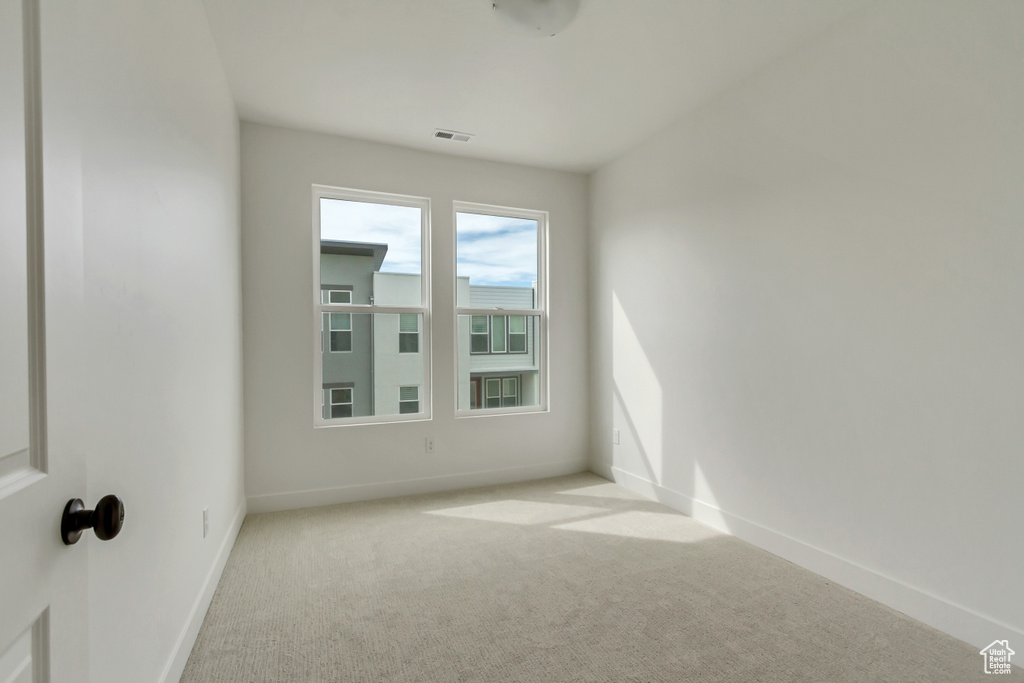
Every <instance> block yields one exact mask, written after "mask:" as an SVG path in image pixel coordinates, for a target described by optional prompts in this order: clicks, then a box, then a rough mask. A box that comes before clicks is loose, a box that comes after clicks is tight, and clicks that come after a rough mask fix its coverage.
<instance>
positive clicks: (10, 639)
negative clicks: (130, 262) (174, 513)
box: [0, 0, 117, 683]
mask: <svg viewBox="0 0 1024 683" xmlns="http://www.w3.org/2000/svg"><path fill="white" fill-rule="evenodd" d="M73 5H74V3H71V2H65V1H64V0H0V683H40V682H42V681H55V682H56V681H60V682H64V681H68V682H77V681H86V680H88V647H87V646H88V588H89V582H88V553H89V552H96V548H95V546H97V545H99V541H98V540H97V539H96V538H95V536H93V534H92V533H91V532H86V533H85V534H84V535H83V536H82V539H81V540H80V541H79V542H78V543H77V544H76V545H71V546H67V545H64V543H63V542H62V541H61V538H60V533H59V531H60V519H61V513H62V512H63V510H64V506H65V504H66V503H67V501H68V500H69V499H71V498H80V497H83V496H84V495H85V490H86V489H85V484H86V481H85V473H86V472H85V466H86V458H85V455H84V454H82V453H80V452H79V451H78V447H77V445H76V443H75V442H76V434H77V433H78V430H77V429H76V426H75V425H76V423H75V419H76V418H75V412H76V411H75V405H76V404H80V403H81V402H82V401H86V400H88V397H87V395H84V391H83V387H82V386H81V383H80V382H79V381H77V378H76V376H75V374H76V372H77V370H76V368H77V367H78V366H79V363H78V362H76V358H75V321H76V317H77V316H80V315H81V310H82V309H81V300H82V284H81V261H82V258H81V257H82V247H81V165H80V155H79V153H78V151H77V146H76V144H75V135H74V131H75V109H74V102H75V98H74V92H73V88H74V76H73V68H72V67H73V66H74V64H75V40H74V16H73V15H74V12H73ZM42 265H44V266H45V268H43V267H41V266H42ZM85 503H86V506H87V507H92V505H93V504H94V503H95V501H89V500H86V501H85ZM113 542H117V541H116V539H115V540H114V541H113Z"/></svg>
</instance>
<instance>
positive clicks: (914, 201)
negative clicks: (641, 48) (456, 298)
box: [591, 0, 1024, 646]
mask: <svg viewBox="0 0 1024 683" xmlns="http://www.w3.org/2000/svg"><path fill="white" fill-rule="evenodd" d="M1022 32H1024V4H1022V3H1020V2H1015V1H1011V0H989V1H987V2H983V3H965V2H960V1H958V0H946V1H942V2H936V1H935V0H927V1H924V0H922V1H920V2H892V3H877V4H874V5H872V6H871V7H870V8H869V9H868V10H867V11H865V12H863V13H861V14H859V15H857V16H855V17H853V18H851V19H850V20H849V21H847V22H845V23H843V24H841V25H839V26H837V27H835V28H834V29H833V30H831V31H830V32H829V33H827V34H826V35H823V36H820V37H819V38H818V39H816V40H814V41H812V42H811V43H809V44H806V45H804V46H803V47H802V48H800V49H798V50H797V51H795V52H793V53H791V54H789V55H787V56H785V57H784V58H782V59H780V60H778V61H777V62H775V63H773V64H771V65H769V66H768V67H767V68H766V69H764V70H763V71H762V72H761V73H760V74H758V75H756V76H755V77H752V78H750V79H748V80H746V81H744V82H742V83H740V84H738V85H736V86H735V87H733V88H731V89H730V90H728V91H727V92H726V93H724V94H723V95H721V96H720V97H719V98H718V99H716V100H715V101H713V102H711V103H709V104H707V105H706V106H704V107H703V108H701V109H700V110H698V111H694V112H692V113H691V114H689V115H687V116H685V117H684V118H682V119H681V120H680V121H678V122H677V123H676V124H674V125H673V126H672V127H670V128H669V129H667V130H665V131H664V132H662V133H661V134H659V135H658V136H656V137H655V138H654V139H652V140H650V141H648V142H647V143H645V144H644V145H642V146H640V147H639V148H637V149H635V150H633V151H632V152H630V153H629V154H627V155H626V156H624V157H623V158H621V159H619V160H617V161H615V162H614V163H611V164H609V165H608V166H606V167H604V168H602V169H601V170H600V171H599V172H597V173H596V174H595V176H594V178H593V184H592V186H591V197H592V202H591V215H592V221H593V230H592V234H591V282H592V292H593V298H592V306H591V316H592V325H593V327H592V329H593V337H594V346H593V347H592V352H591V353H592V363H591V367H592V370H593V375H594V379H593V386H592V390H593V396H594V402H593V416H594V419H593V421H592V427H593V432H592V439H593V443H594V447H595V464H594V466H595V468H596V469H597V470H598V471H601V472H604V473H606V474H609V475H614V476H615V477H616V479H618V480H620V481H623V482H624V483H627V484H629V485H631V486H633V487H635V488H636V489H638V490H644V491H647V492H648V493H651V494H654V495H657V496H659V497H661V498H662V499H663V500H665V501H667V502H669V503H671V504H673V505H675V506H676V507H678V508H680V509H683V510H686V511H688V512H691V513H693V514H694V515H695V516H697V517H698V518H700V519H703V520H705V521H708V522H710V523H712V524H715V525H717V526H719V527H721V528H726V529H729V530H731V531H732V532H733V533H736V534H737V535H740V536H742V537H745V538H748V539H750V540H752V541H754V542H755V543H757V544H759V545H762V546H763V547H766V548H768V549H769V550H772V551H773V552H776V553H778V554H781V555H783V556H785V557H788V558H790V559H792V560H794V561H796V562H797V563H800V564H803V565H804V566H807V567H810V568H812V569H813V570H815V571H817V572H819V573H822V574H824V575H826V576H830V577H832V578H834V579H835V580H837V581H839V582H841V583H845V584H846V585H848V586H851V587H853V588H855V589H856V590H859V591H861V592H864V593H866V594H868V595H870V596H872V597H875V598H877V599H879V600H881V601H883V602H886V603H888V604H890V605H892V606H894V607H896V608H897V609H900V610H903V611H904V612H906V613H908V614H910V615H912V616H914V617H916V618H918V619H921V620H923V621H925V622H927V623H930V624H933V625H935V626H937V627H939V628H941V629H943V630H945V631H947V632H949V633H951V634H953V635H955V636H957V637H960V638H962V639H964V640H967V641H969V642H972V643H973V644H975V645H978V646H983V645H987V644H988V643H989V642H990V641H992V640H993V639H995V638H996V637H1000V638H1006V637H1008V636H1009V638H1010V640H1011V641H1013V640H1014V639H1016V641H1017V642H1024V583H1022V582H1021V581H1020V571H1021V567H1022V566H1024V506H1022V505H1021V500H1022V497H1021V488H1022V483H1024V458H1022V457H1021V456H1022V453H1024V420H1022V419H1021V416H1022V415H1024V353H1022V349H1024V306H1022V304H1021V293H1022V292H1024V225H1022V224H1024V192H1022V188H1024V124H1022V121H1024V88H1022V87H1021V86H1022V84H1024V42H1021V41H1020V36H1021V34H1022ZM613 429H620V430H621V445H619V446H613V445H612V430H613ZM652 484H653V485H652Z"/></svg>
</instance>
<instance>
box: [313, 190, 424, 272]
mask: <svg viewBox="0 0 1024 683" xmlns="http://www.w3.org/2000/svg"><path fill="white" fill-rule="evenodd" d="M420 218H421V217H420V209H418V208H416V207H412V206H392V205H390V204H373V203H370V202H354V201H349V200H344V199H321V200H320V238H321V239H327V240H338V241H342V242H372V243H376V244H386V245H388V252H387V255H386V256H385V257H384V264H383V265H382V266H381V272H384V273H419V272H420V251H421V248H420V244H421V243H420V234H421V227H420Z"/></svg>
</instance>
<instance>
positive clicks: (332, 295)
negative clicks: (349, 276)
mask: <svg viewBox="0 0 1024 683" xmlns="http://www.w3.org/2000/svg"><path fill="white" fill-rule="evenodd" d="M320 303H323V304H350V303H352V291H351V290H349V289H326V288H325V289H322V290H321V291H320Z"/></svg>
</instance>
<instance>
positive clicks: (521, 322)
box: [508, 315, 526, 353]
mask: <svg viewBox="0 0 1024 683" xmlns="http://www.w3.org/2000/svg"><path fill="white" fill-rule="evenodd" d="M508 352H509V353H526V316H525V315H510V316H509V317H508Z"/></svg>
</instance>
